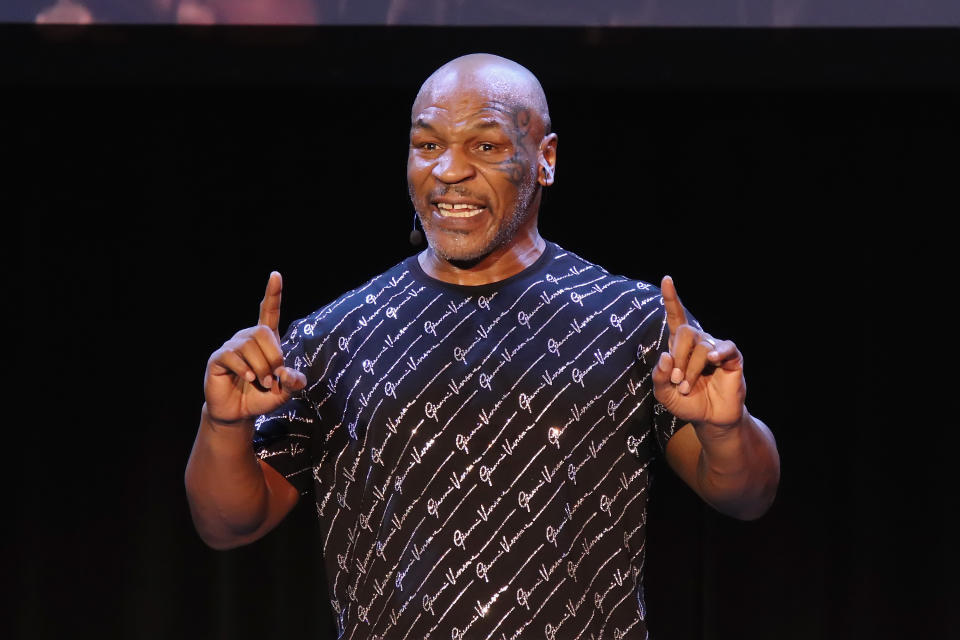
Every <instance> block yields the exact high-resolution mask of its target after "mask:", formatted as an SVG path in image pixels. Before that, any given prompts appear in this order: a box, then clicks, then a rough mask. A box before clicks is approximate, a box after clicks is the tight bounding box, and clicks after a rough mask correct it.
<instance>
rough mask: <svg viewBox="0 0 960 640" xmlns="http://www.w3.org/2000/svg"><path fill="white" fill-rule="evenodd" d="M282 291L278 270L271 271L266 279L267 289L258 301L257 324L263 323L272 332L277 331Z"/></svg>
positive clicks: (281, 280) (281, 281) (281, 279)
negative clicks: (258, 314) (258, 313)
mask: <svg viewBox="0 0 960 640" xmlns="http://www.w3.org/2000/svg"><path fill="white" fill-rule="evenodd" d="M282 291H283V277H282V276H281V275H280V272H279V271H271V272H270V279H269V280H267V290H266V291H264V292H263V300H262V301H261V302H260V319H259V321H258V322H257V324H265V325H267V326H268V327H270V328H271V329H273V331H274V333H279V326H280V293H281V292H282Z"/></svg>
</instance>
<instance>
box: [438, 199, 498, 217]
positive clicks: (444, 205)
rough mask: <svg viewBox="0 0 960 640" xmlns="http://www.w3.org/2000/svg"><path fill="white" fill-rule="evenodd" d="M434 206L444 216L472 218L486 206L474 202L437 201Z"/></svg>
mask: <svg viewBox="0 0 960 640" xmlns="http://www.w3.org/2000/svg"><path fill="white" fill-rule="evenodd" d="M436 206H437V211H438V212H439V213H440V215H441V216H443V217H444V218H472V217H473V216H475V215H477V214H479V213H480V212H481V211H483V210H484V209H485V208H486V207H481V206H477V205H475V204H466V203H458V204H451V203H449V202H437V203H436Z"/></svg>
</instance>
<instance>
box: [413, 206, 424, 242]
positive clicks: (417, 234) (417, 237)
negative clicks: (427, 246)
mask: <svg viewBox="0 0 960 640" xmlns="http://www.w3.org/2000/svg"><path fill="white" fill-rule="evenodd" d="M410 244H412V245H413V246H415V247H419V246H420V245H421V244H423V233H421V231H420V229H417V212H416V211H414V212H413V231H411V232H410Z"/></svg>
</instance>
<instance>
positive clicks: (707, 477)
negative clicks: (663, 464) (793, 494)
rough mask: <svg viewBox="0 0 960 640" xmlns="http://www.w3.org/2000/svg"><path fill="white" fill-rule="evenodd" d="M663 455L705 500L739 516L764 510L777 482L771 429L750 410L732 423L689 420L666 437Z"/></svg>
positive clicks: (777, 459)
mask: <svg viewBox="0 0 960 640" xmlns="http://www.w3.org/2000/svg"><path fill="white" fill-rule="evenodd" d="M666 458H667V462H668V463H669V464H670V467H671V468H672V469H673V470H674V472H675V473H676V474H677V475H678V476H680V478H681V479H683V481H684V482H686V483H687V484H688V485H690V487H691V488H692V489H693V490H694V491H695V492H696V493H697V495H699V496H700V497H701V498H703V500H704V501H705V502H707V504H709V505H710V506H712V507H713V508H714V509H716V510H717V511H720V512H721V513H725V514H726V515H728V516H732V517H734V518H739V519H741V520H753V519H755V518H759V517H760V516H762V515H763V514H764V513H766V512H767V509H769V508H770V505H771V504H772V503H773V498H774V496H775V495H776V493H777V485H778V484H779V482H780V457H779V455H778V453H777V445H776V442H775V441H774V439H773V434H772V433H770V429H768V428H767V425H765V424H763V422H761V421H760V420H758V419H757V418H754V417H753V416H751V415H750V414H749V413H744V416H743V419H742V420H741V422H740V424H738V425H736V426H734V427H719V428H718V427H716V426H713V425H700V427H699V428H698V427H696V426H694V425H693V424H689V423H688V424H687V425H686V426H684V427H683V428H681V429H680V430H678V431H677V433H676V434H674V436H673V437H672V438H670V440H669V441H668V442H667V449H666Z"/></svg>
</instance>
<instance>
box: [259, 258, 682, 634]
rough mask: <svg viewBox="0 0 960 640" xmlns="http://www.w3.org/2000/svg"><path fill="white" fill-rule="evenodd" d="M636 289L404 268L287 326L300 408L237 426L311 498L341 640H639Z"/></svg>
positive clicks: (579, 274)
mask: <svg viewBox="0 0 960 640" xmlns="http://www.w3.org/2000/svg"><path fill="white" fill-rule="evenodd" d="M667 338H668V332H667V326H666V314H665V312H664V308H663V301H662V299H661V297H660V291H659V289H657V288H656V287H654V286H651V285H649V284H646V283H644V282H638V281H636V280H629V279H627V278H623V277H620V276H615V275H611V274H609V273H607V272H606V271H605V270H603V269H602V268H600V267H598V266H596V265H593V264H591V263H589V262H587V261H585V260H583V259H582V258H580V257H578V256H576V255H574V254H573V253H570V252H568V251H565V250H563V249H561V248H559V247H558V246H557V245H555V244H552V243H549V242H548V243H547V248H546V250H545V251H544V253H543V254H542V255H541V257H540V258H539V259H538V260H537V261H536V262H535V263H534V264H533V265H531V266H530V267H528V268H527V269H526V270H524V271H523V272H521V273H519V274H517V275H515V276H513V277H510V278H508V279H506V280H503V281H500V282H497V283H494V284H491V285H484V286H458V285H452V284H448V283H444V282H440V281H438V280H435V279H433V278H431V277H429V276H427V275H426V274H425V273H424V272H423V270H422V269H421V267H420V265H419V263H418V261H417V258H416V256H413V257H411V258H408V259H407V260H405V261H404V262H402V263H400V264H398V265H397V266H395V267H393V268H392V269H390V270H389V271H387V272H386V273H383V274H381V275H379V276H377V277H375V278H373V279H372V280H370V281H369V282H367V283H366V284H365V285H363V286H362V287H359V288H358V289H355V290H353V291H351V292H349V293H347V294H345V295H343V296H342V297H340V298H338V299H337V300H336V301H334V302H333V303H331V304H329V305H327V306H325V307H323V308H322V309H320V310H319V311H317V312H315V313H313V314H312V315H310V316H308V317H306V318H304V319H302V320H299V321H297V322H295V323H293V325H292V326H291V328H290V330H289V332H288V334H287V336H286V337H285V338H284V340H283V349H284V354H285V358H286V363H287V365H288V366H292V367H294V368H296V369H298V370H300V371H303V372H304V373H305V374H306V376H307V379H308V383H307V387H306V389H304V391H303V392H301V394H300V395H299V396H298V397H297V398H295V399H293V400H291V401H290V403H288V404H287V405H285V406H284V407H282V408H281V409H279V410H277V411H276V412H274V413H272V414H269V415H267V416H262V417H260V418H259V419H258V421H257V429H256V433H255V439H256V440H255V446H256V449H257V451H258V454H259V455H260V457H261V458H262V459H263V460H264V461H265V462H267V463H268V464H270V465H271V466H272V467H274V468H275V469H276V470H277V471H279V472H280V473H282V474H283V475H284V476H285V477H286V478H287V479H288V480H289V481H290V482H291V483H292V484H293V485H294V486H296V487H297V488H298V489H299V490H300V491H301V493H302V494H303V495H306V494H308V493H311V492H312V493H313V497H314V499H315V504H316V510H317V515H318V517H319V520H320V524H321V538H322V539H321V540H319V541H318V544H322V545H323V553H324V558H325V564H326V567H327V572H328V579H329V593H330V602H331V605H332V607H333V610H334V612H335V614H336V617H337V619H338V622H339V625H340V631H341V634H342V637H344V638H353V639H360V638H391V639H396V640H407V639H413V638H416V639H417V640H419V639H420V638H428V637H429V638H444V639H446V638H450V639H451V640H457V639H458V638H480V639H487V638H489V639H500V640H511V639H515V638H531V637H533V638H536V637H543V638H545V639H546V640H553V639H554V638H556V639H558V640H560V639H567V638H575V639H580V638H583V639H584V640H586V639H589V638H593V639H594V640H599V639H600V638H611V639H617V638H645V637H646V635H647V634H646V624H645V622H644V618H645V608H644V602H643V588H642V576H643V564H644V548H645V545H644V541H645V521H646V504H647V489H648V486H649V469H650V462H651V459H652V457H653V455H654V453H655V451H656V447H657V445H656V444H655V443H654V440H655V439H656V440H659V444H660V446H661V447H662V446H664V445H665V444H666V441H667V440H668V439H669V438H670V437H671V436H672V435H673V433H674V431H675V430H676V429H677V428H678V427H679V426H680V425H679V424H678V421H677V420H676V419H675V418H674V417H673V416H672V415H670V414H669V413H668V412H667V411H666V410H665V409H664V408H663V407H662V406H661V405H660V404H659V403H657V402H656V400H655V399H654V397H653V391H652V381H651V377H650V373H651V371H652V370H653V367H654V366H655V365H656V362H657V359H658V357H659V354H660V352H661V351H663V350H666V349H667Z"/></svg>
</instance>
